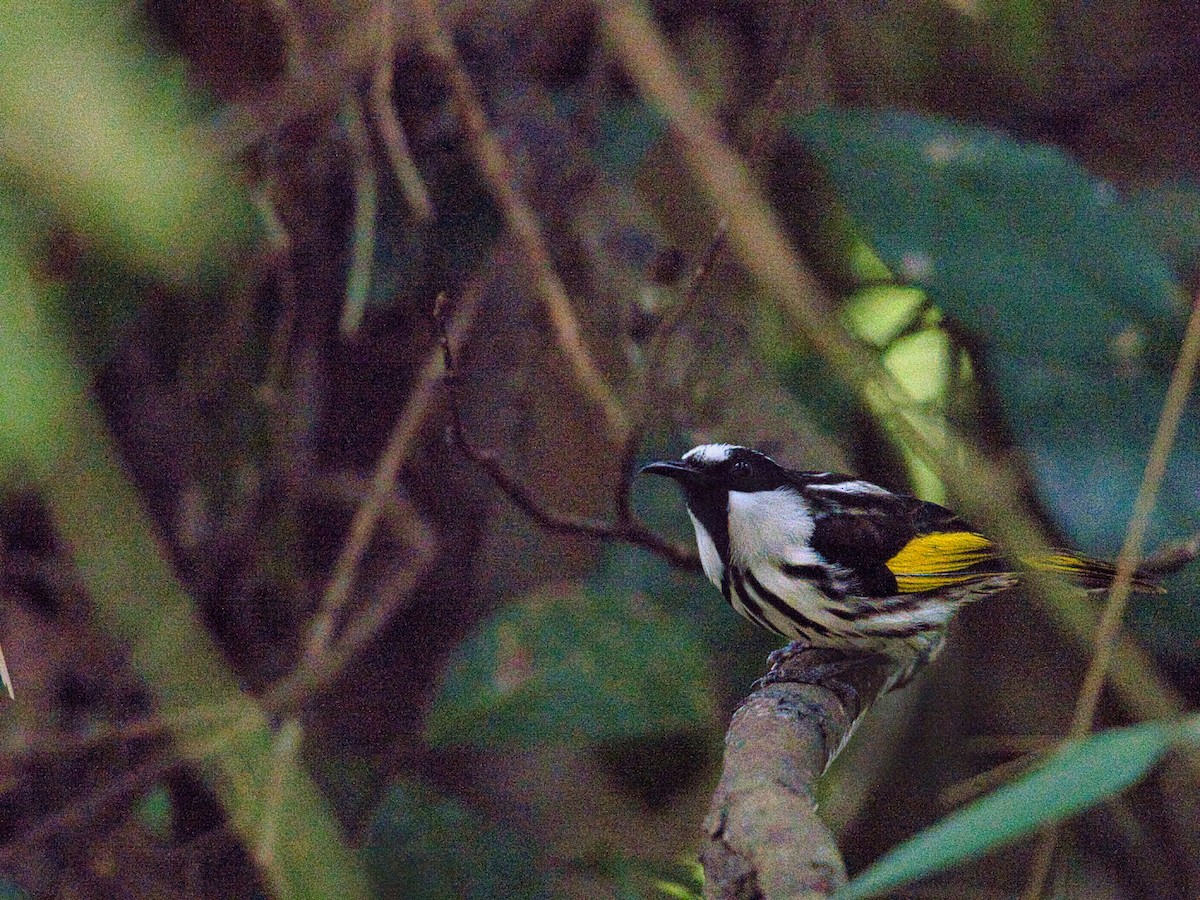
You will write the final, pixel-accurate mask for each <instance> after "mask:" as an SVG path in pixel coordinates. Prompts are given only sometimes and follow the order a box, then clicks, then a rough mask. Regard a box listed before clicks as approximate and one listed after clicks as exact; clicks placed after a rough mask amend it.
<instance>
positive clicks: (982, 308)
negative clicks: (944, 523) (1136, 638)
mask: <svg viewBox="0 0 1200 900" xmlns="http://www.w3.org/2000/svg"><path fill="white" fill-rule="evenodd" d="M789 127H790V128H791V129H792V131H793V132H794V133H795V134H797V135H798V136H799V137H801V138H802V139H803V140H805V141H806V142H807V143H808V144H809V146H810V147H811V148H812V150H813V151H814V152H815V153H816V155H817V156H818V157H819V158H820V159H821V160H822V162H823V163H824V164H825V166H826V168H827V170H828V173H829V175H830V177H831V179H832V181H833V183H834V185H835V187H836V189H837V191H838V193H839V195H840V196H841V197H842V199H843V201H844V202H845V204H846V206H847V208H848V210H849V212H850V214H851V216H852V217H853V218H854V220H855V221H856V223H857V225H858V227H859V228H860V229H862V232H863V234H864V236H865V237H866V238H867V239H868V241H869V242H870V243H871V245H872V246H873V247H874V248H875V250H876V252H877V253H878V254H879V256H880V258H881V259H882V260H883V261H884V263H885V264H886V265H887V266H888V267H889V268H890V269H891V270H892V271H894V272H896V273H898V274H900V275H901V276H902V277H904V278H905V279H907V280H910V281H912V282H914V283H915V284H917V285H918V286H920V287H922V288H924V289H925V290H926V291H927V292H928V294H929V296H930V299H931V300H932V301H933V302H934V303H936V304H937V305H938V306H939V307H940V308H941V309H942V310H943V311H944V312H945V313H947V314H948V315H950V316H951V317H953V319H954V320H956V322H957V323H958V324H959V325H960V326H961V327H963V329H964V330H966V331H968V332H970V335H971V338H972V344H973V346H974V347H975V348H976V349H977V350H978V356H977V357H976V361H977V362H978V363H979V367H978V368H979V371H980V372H981V374H982V377H983V378H984V379H985V380H986V381H987V382H989V384H990V386H991V387H992V389H993V391H994V396H995V397H996V398H997V399H998V401H999V408H1000V412H1001V414H1002V415H1003V417H1004V419H1005V420H1006V425H1007V430H1008V432H1009V434H1011V435H1012V437H1013V440H1014V441H1015V442H1016V443H1017V445H1018V446H1019V447H1020V448H1021V449H1022V450H1023V451H1024V455H1025V457H1026V459H1027V460H1028V462H1029V464H1030V467H1031V470H1032V472H1033V475H1034V477H1035V479H1036V482H1037V485H1038V488H1039V490H1040V494H1041V498H1042V500H1043V502H1044V504H1045V506H1046V508H1047V509H1048V510H1049V511H1050V512H1051V513H1052V514H1053V515H1054V517H1055V519H1056V520H1057V521H1058V522H1059V523H1060V524H1061V525H1062V526H1063V528H1064V530H1065V531H1066V532H1067V533H1068V534H1069V535H1070V537H1071V539H1072V541H1073V542H1074V543H1075V544H1077V545H1078V546H1080V547H1081V548H1082V549H1084V550H1086V551H1089V552H1092V553H1096V554H1100V555H1106V554H1107V555H1113V554H1115V553H1116V551H1117V548H1118V547H1119V546H1120V543H1121V539H1122V537H1123V535H1124V533H1125V528H1126V525H1127V523H1128V521H1129V516H1130V514H1131V512H1132V508H1133V502H1134V497H1135V496H1136V493H1137V490H1138V485H1139V483H1140V481H1141V474H1142V469H1143V467H1144V465H1145V462H1146V459H1147V457H1148V455H1149V447H1150V442H1151V440H1152V438H1153V435H1154V431H1155V426H1156V422H1157V417H1158V414H1159V410H1160V409H1161V407H1162V402H1163V399H1164V397H1165V395H1166V389H1167V384H1168V381H1169V379H1170V373H1171V369H1172V366H1173V364H1174V359H1175V356H1176V354H1177V352H1178V347H1179V344H1180V341H1181V339H1182V333H1183V326H1184V322H1185V318H1186V313H1187V304H1186V302H1185V300H1184V298H1183V295H1182V293H1181V292H1180V291H1179V289H1178V287H1177V285H1176V283H1175V281H1174V277H1173V268H1174V266H1172V265H1170V264H1168V262H1167V258H1166V256H1165V255H1164V251H1163V250H1161V249H1160V247H1159V244H1158V242H1159V241H1164V242H1165V241H1166V236H1165V235H1164V234H1163V233H1162V229H1157V230H1154V229H1150V228H1148V227H1147V222H1148V221H1149V219H1151V218H1153V217H1154V215H1155V212H1154V207H1153V205H1151V207H1150V211H1149V212H1147V209H1146V204H1147V203H1151V204H1152V203H1153V201H1154V200H1155V199H1156V198H1155V197H1151V196H1148V195H1147V196H1143V197H1142V198H1141V202H1140V203H1139V205H1138V206H1136V207H1135V206H1134V205H1131V204H1129V203H1126V202H1125V201H1123V200H1122V199H1121V197H1120V196H1119V195H1118V194H1117V192H1116V190H1115V189H1114V188H1113V187H1112V186H1111V185H1109V184H1107V183H1105V182H1102V181H1100V180H1098V179H1095V178H1093V177H1092V176H1091V175H1089V174H1088V173H1087V172H1086V171H1085V170H1084V169H1083V168H1082V167H1081V166H1080V165H1079V164H1078V163H1077V162H1075V161H1074V160H1072V159H1070V158H1069V157H1068V156H1066V155H1065V154H1063V153H1061V152H1060V151H1058V150H1056V149H1053V148H1050V147H1045V146H1040V145H1037V144H1028V143H1022V142H1019V141H1017V140H1014V139H1012V138H1010V137H1008V136H1006V135H1004V134H1003V133H1000V132H997V131H991V130H987V129H983V128H977V127H973V126H967V125H963V124H960V123H955V122H951V121H948V120H944V119H937V118H932V117H924V116H918V115H911V114H901V113H889V112H865V111H856V110H846V109H827V110H823V111H821V112H819V113H816V114H813V115H811V116H807V117H804V118H800V119H794V120H792V121H791V122H790V125H789ZM1157 200H1158V202H1159V203H1160V205H1166V206H1168V207H1169V208H1170V210H1171V211H1172V216H1173V218H1172V220H1171V222H1172V224H1171V227H1170V233H1171V234H1172V235H1174V237H1175V240H1176V241H1177V244H1178V246H1177V247H1176V249H1175V251H1174V252H1175V253H1176V255H1177V257H1178V258H1180V259H1181V260H1183V259H1186V258H1190V254H1191V253H1192V252H1193V251H1192V250H1191V248H1192V247H1193V246H1195V245H1196V242H1195V235H1198V234H1200V203H1197V202H1196V199H1195V196H1193V195H1192V194H1191V193H1189V192H1188V191H1186V190H1184V189H1183V188H1179V189H1178V190H1176V191H1175V192H1174V193H1171V194H1169V195H1162V196H1158V197H1157ZM1164 246H1168V245H1167V244H1166V243H1164ZM1169 249H1170V247H1169V246H1168V250H1169ZM1180 267H1181V268H1182V264H1181V266H1180ZM1160 496H1161V499H1160V502H1159V504H1158V508H1157V510H1156V512H1155V515H1154V517H1153V519H1152V525H1151V535H1150V545H1151V546H1154V545H1155V544H1158V543H1162V542H1164V541H1166V540H1170V539H1178V538H1182V537H1185V536H1187V535H1190V534H1191V533H1192V532H1193V531H1194V530H1195V528H1196V497H1197V496H1200V395H1195V396H1193V398H1192V399H1191V401H1190V402H1189V405H1188V407H1187V410H1186V411H1185V415H1184V418H1183V421H1182V423H1181V426H1180V430H1179V435H1178V439H1177V441H1176V444H1175V449H1174V451H1173V455H1172V458H1171V461H1170V465H1169V468H1168V472H1167V476H1166V480H1165V482H1164V486H1163V489H1162V492H1161V495H1160ZM1172 586H1173V588H1174V590H1173V591H1172V592H1171V593H1170V594H1168V596H1167V598H1165V599H1163V600H1159V599H1157V598H1156V599H1155V601H1154V603H1153V605H1151V604H1142V605H1141V606H1140V609H1135V615H1141V616H1142V617H1144V618H1147V619H1151V620H1153V621H1154V622H1168V623H1169V624H1168V625H1167V627H1163V628H1158V629H1157V631H1156V632H1155V634H1156V635H1157V636H1158V637H1159V639H1160V644H1159V646H1160V647H1162V646H1163V643H1162V642H1166V641H1171V642H1173V644H1174V646H1173V648H1172V649H1174V650H1175V651H1177V653H1178V654H1179V657H1180V659H1181V660H1182V659H1184V658H1186V656H1187V654H1188V652H1189V651H1188V648H1189V646H1190V647H1194V645H1195V641H1196V639H1197V638H1198V637H1200V611H1198V610H1197V608H1196V607H1195V606H1194V604H1190V603H1187V602H1185V601H1184V600H1183V599H1182V598H1184V597H1186V596H1188V595H1194V594H1195V593H1197V592H1200V566H1198V567H1192V568H1191V569H1190V570H1189V571H1188V573H1187V574H1185V575H1183V576H1180V577H1178V578H1176V579H1175V581H1174V584H1173V585H1172Z"/></svg>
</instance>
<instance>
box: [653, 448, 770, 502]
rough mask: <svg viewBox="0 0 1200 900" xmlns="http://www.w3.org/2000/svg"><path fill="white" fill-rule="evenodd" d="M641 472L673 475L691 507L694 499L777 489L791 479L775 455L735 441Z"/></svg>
mask: <svg viewBox="0 0 1200 900" xmlns="http://www.w3.org/2000/svg"><path fill="white" fill-rule="evenodd" d="M639 474H649V475H664V476H666V477H667V478H673V479H674V480H675V481H677V482H679V484H680V486H681V487H682V488H683V491H684V493H685V494H686V495H687V498H688V505H689V506H690V505H692V501H693V499H697V500H699V499H701V498H704V497H711V496H712V495H721V494H727V493H728V492H729V491H741V492H744V493H755V492H757V491H773V490H775V489H776V488H778V487H779V486H780V485H782V484H784V483H786V481H787V476H786V473H785V471H784V469H783V468H782V467H781V466H780V465H779V464H778V463H776V462H775V461H774V460H773V459H771V457H769V456H767V455H766V454H764V453H759V452H758V451H757V450H751V449H750V448H748V447H736V446H734V445H732V444H701V445H700V446H699V447H693V448H692V449H691V450H689V451H688V452H687V453H685V454H683V456H682V457H681V458H679V459H677V460H662V461H659V462H652V463H650V464H649V465H648V466H643V467H642V468H641V470H640V472H639Z"/></svg>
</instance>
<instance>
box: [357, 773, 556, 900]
mask: <svg viewBox="0 0 1200 900" xmlns="http://www.w3.org/2000/svg"><path fill="white" fill-rule="evenodd" d="M363 857H364V859H365V862H366V865H367V870H368V872H369V874H370V877H371V880H372V881H373V882H374V884H375V889H376V891H377V896H378V897H380V898H390V897H396V898H399V897H421V898H423V900H424V898H428V900H438V898H443V897H444V898H447V900H451V898H468V900H475V898H478V900H486V898H490V897H514V898H521V897H544V896H547V891H546V889H545V885H544V883H543V877H542V875H541V874H540V873H539V872H538V871H537V869H536V868H535V861H536V859H537V854H536V849H535V848H534V847H533V846H532V844H531V842H530V841H529V840H528V839H526V838H525V837H524V836H523V835H522V834H521V833H520V832H517V831H515V830H513V829H512V828H511V827H508V828H503V829H501V828H497V827H495V826H493V825H490V824H489V823H488V822H487V821H485V820H484V818H483V817H482V816H481V815H479V813H477V812H475V811H474V810H472V809H470V808H468V807H466V806H464V805H463V804H461V803H459V802H458V801H456V800H452V799H450V798H448V797H443V796H441V795H439V794H438V793H436V792H435V791H433V790H431V789H430V788H427V787H425V786H423V785H421V784H418V783H416V782H402V783H400V784H397V785H395V786H394V787H393V788H392V789H391V790H390V791H388V793H387V796H386V797H384V799H383V801H382V802H381V803H380V804H379V806H378V807H377V808H376V810H375V812H374V814H373V815H372V817H371V823H370V825H369V826H368V828H367V836H366V847H365V849H364V850H363Z"/></svg>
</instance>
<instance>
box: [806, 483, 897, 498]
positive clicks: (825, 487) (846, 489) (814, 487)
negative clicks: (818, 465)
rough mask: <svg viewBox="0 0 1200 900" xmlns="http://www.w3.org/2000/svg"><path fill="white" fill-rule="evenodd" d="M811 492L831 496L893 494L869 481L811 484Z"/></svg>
mask: <svg viewBox="0 0 1200 900" xmlns="http://www.w3.org/2000/svg"><path fill="white" fill-rule="evenodd" d="M808 489H809V490H810V491H824V492H827V493H831V494H881V495H888V494H891V493H892V492H891V491H889V490H888V489H887V488H882V487H880V486H879V485H877V484H871V482H869V481H839V482H837V483H836V484H810V485H809V486H808Z"/></svg>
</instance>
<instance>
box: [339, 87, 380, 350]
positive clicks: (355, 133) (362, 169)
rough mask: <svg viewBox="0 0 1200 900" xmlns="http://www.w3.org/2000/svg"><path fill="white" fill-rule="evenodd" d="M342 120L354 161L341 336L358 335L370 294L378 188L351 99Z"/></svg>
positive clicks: (360, 116) (358, 108) (358, 110)
mask: <svg viewBox="0 0 1200 900" xmlns="http://www.w3.org/2000/svg"><path fill="white" fill-rule="evenodd" d="M342 118H343V119H344V120H345V123H346V133H347V135H348V137H349V139H350V147H351V150H352V151H353V153H352V156H353V158H354V230H353V231H352V232H351V243H350V271H349V272H348V273H347V275H346V299H345V301H344V302H343V304H342V318H341V324H340V329H341V332H342V334H343V335H352V334H354V333H355V332H356V331H358V326H359V324H360V323H361V322H362V317H363V313H364V312H365V311H366V308H367V298H368V296H369V295H370V292H371V269H372V267H373V266H374V263H375V219H376V217H377V214H378V211H379V188H378V184H377V182H376V178H375V159H374V154H373V153H372V152H371V139H370V137H369V136H368V134H367V125H366V110H365V109H364V108H363V101H362V100H361V98H358V97H355V98H353V99H351V100H349V101H347V102H346V104H345V105H344V106H343V107H342Z"/></svg>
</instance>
